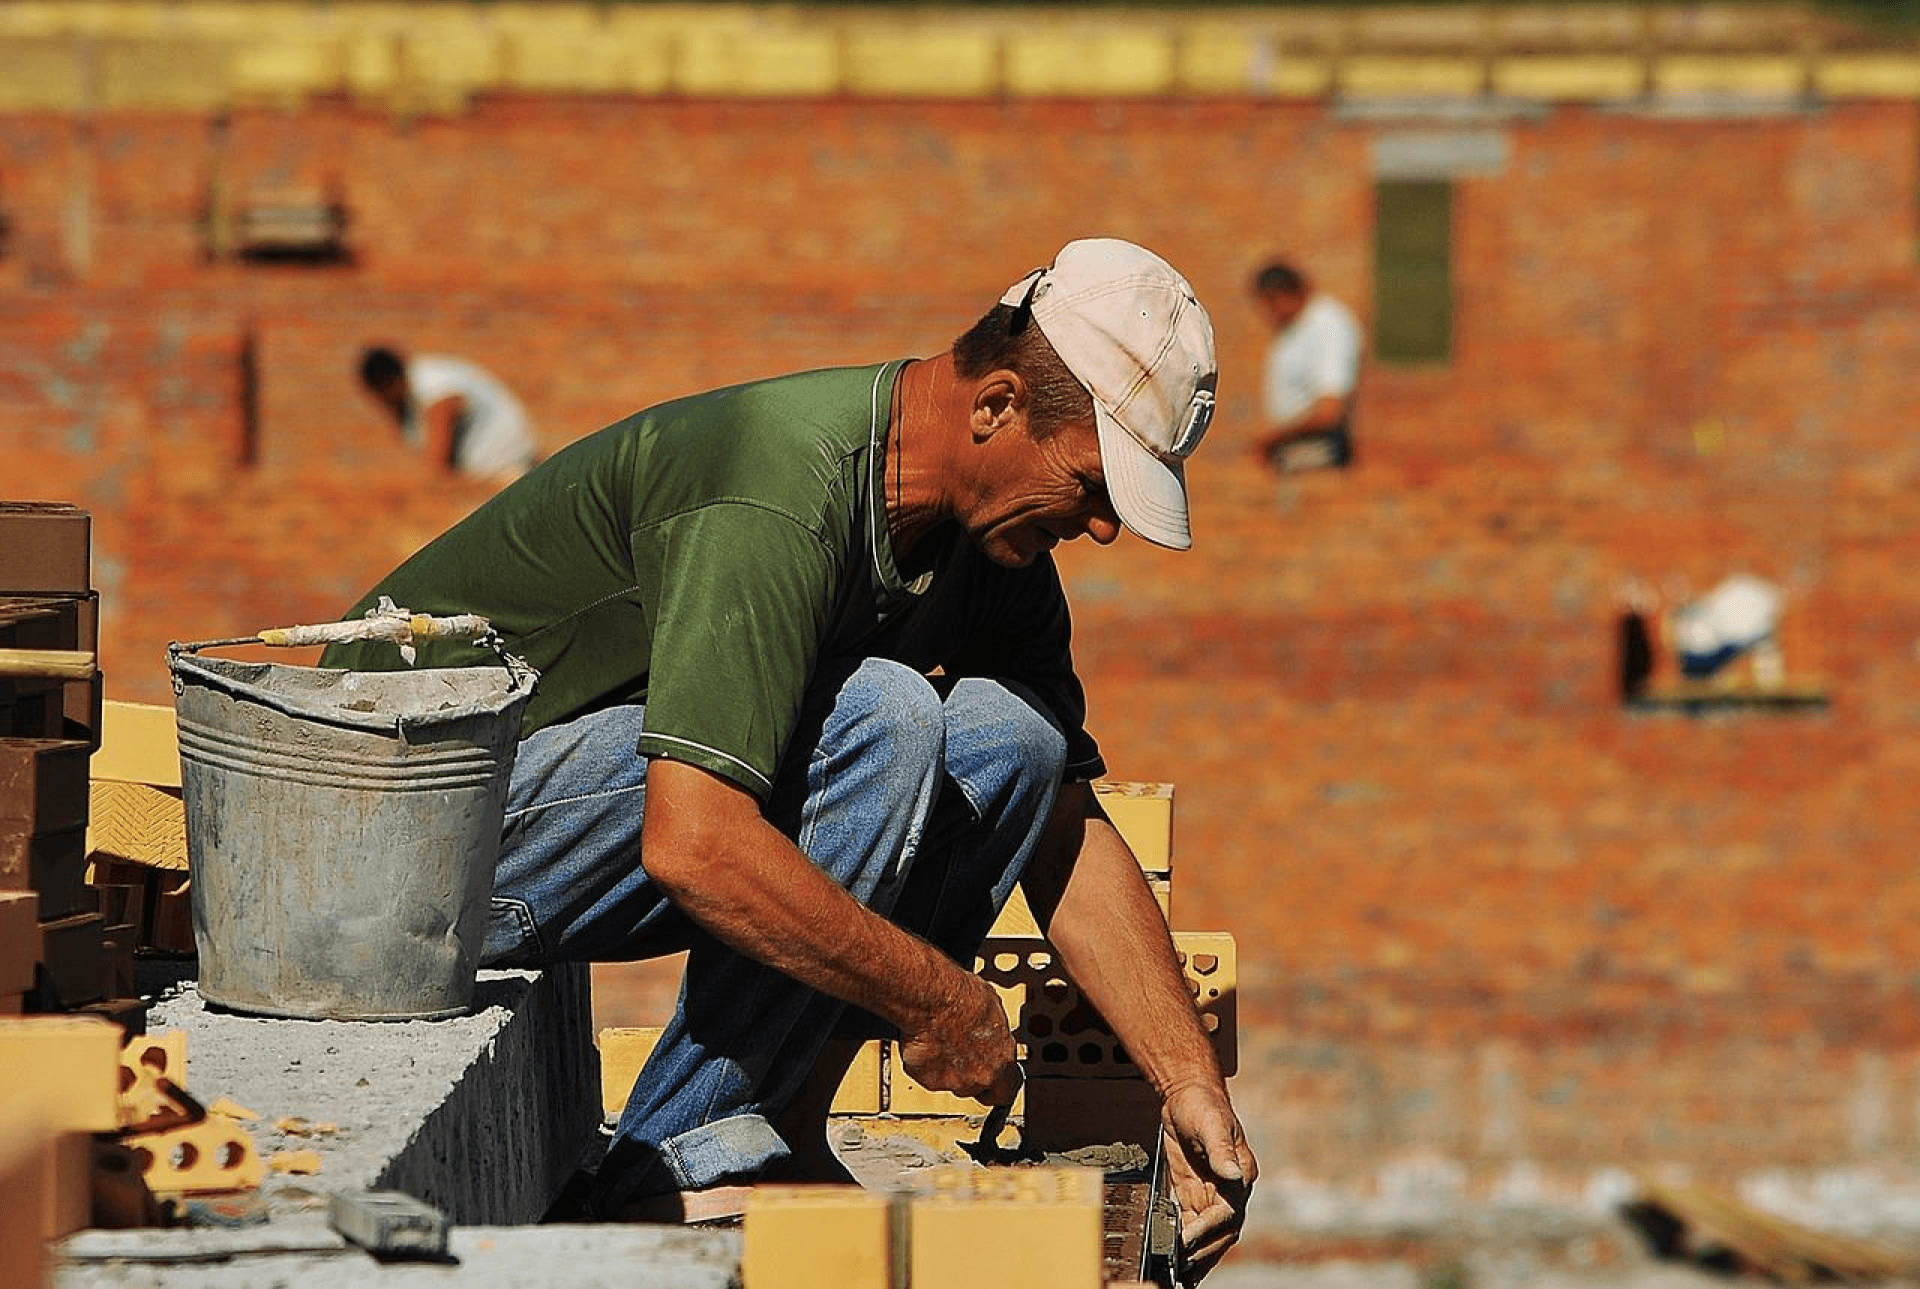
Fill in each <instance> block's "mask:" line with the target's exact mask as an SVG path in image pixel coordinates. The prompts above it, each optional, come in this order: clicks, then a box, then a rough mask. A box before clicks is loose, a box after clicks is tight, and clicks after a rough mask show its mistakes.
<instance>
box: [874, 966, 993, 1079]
mask: <svg viewBox="0 0 1920 1289" xmlns="http://www.w3.org/2000/svg"><path fill="white" fill-rule="evenodd" d="M1017 1055H1018V1053H1017V1052H1016V1050H1015V1048H1014V1045H1013V1032H1012V1031H1011V1030H1010V1029H1008V1028H1007V1013H1006V1009H1005V1007H1004V1006H1002V1005H1001V1002H1000V995H999V993H998V992H997V991H995V989H994V987H993V986H992V985H990V984H988V983H987V982H986V981H984V980H982V979H980V977H978V976H976V975H973V974H972V973H970V972H965V971H961V970H960V969H958V968H957V967H956V968H955V969H954V972H953V989H952V994H951V997H950V999H949V1000H948V1001H947V1002H946V1003H945V1004H944V1005H942V1006H936V1007H933V1008H931V1009H930V1010H929V1011H928V1013H927V1016H926V1020H925V1022H924V1023H923V1024H921V1025H920V1026H919V1027H917V1028H915V1029H913V1030H912V1031H908V1030H906V1029H904V1028H903V1029H902V1030H901V1033H900V1063H901V1064H902V1065H904V1066H906V1069H907V1073H908V1074H911V1075H912V1076H913V1077H914V1078H915V1079H917V1080H919V1082H920V1083H921V1084H922V1085H923V1086H925V1087H929V1088H933V1089H935V1090H936V1091H940V1092H956V1093H958V1094H959V1095H961V1096H963V1097H973V1098H974V1099H975V1100H978V1101H984V1102H986V1103H987V1104H988V1105H1007V1104H1009V1103H1011V1102H1012V1101H1013V1098H1014V1095H1015V1094H1016V1093H1017V1092H1019V1090H1020V1068H1019V1066H1018V1065H1017V1064H1016V1062H1015V1058H1016V1056H1017Z"/></svg>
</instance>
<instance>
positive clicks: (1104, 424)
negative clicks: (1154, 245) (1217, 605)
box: [1000, 237, 1219, 550]
mask: <svg viewBox="0 0 1920 1289" xmlns="http://www.w3.org/2000/svg"><path fill="white" fill-rule="evenodd" d="M1000 303H1002V304H1006V305H1011V306H1013V307H1014V308H1016V309H1018V308H1031V309H1032V311H1033V320H1034V321H1035V322H1037V323H1038V324H1039V325H1040V331H1041V334H1043V335H1045V336H1046V338H1047V341H1048V343H1049V344H1051V345H1052V346H1053V348H1054V352H1056V353H1058V354H1059V355H1060V360H1061V361H1062V362H1064V363H1065V364H1066V365H1067V370H1068V371H1071V372H1072V373H1073V374H1074V376H1075V377H1076V378H1077V379H1078V380H1079V381H1080V383H1081V384H1082V385H1085V386H1086V387H1087V392H1088V393H1089V394H1091V395H1093V411H1094V420H1095V422H1096V423H1097V424H1098V426H1099V429H1100V459H1101V463H1102V465H1103V466H1104V468H1105V471H1106V476H1107V493H1108V495H1109V496H1111V497H1112V498H1113V508H1114V510H1115V511H1116V512H1117V513H1118V514H1119V516H1120V521H1121V522H1122V523H1124V524H1125V525H1126V526H1127V527H1128V528H1131V529H1132V530H1133V531H1134V532H1136V533H1138V534H1140V536H1142V537H1144V538H1146V539H1147V540H1148V541H1150V542H1153V543H1155V544H1157V545H1160V546H1168V547H1171V548H1172V549H1174V550H1186V549H1187V548H1188V547H1190V546H1192V545H1193V534H1192V531H1191V529H1190V528H1189V527H1188V524H1187V482H1186V470H1185V462H1186V459H1187V457H1188V456H1190V455H1191V454H1192V452H1193V450H1194V449H1195V448H1197V447H1199V446H1200V438H1201V436H1202V435H1204V434H1205V433H1206V432H1207V425H1208V424H1209V423H1210V422H1211V421H1212V420H1213V394H1214V386H1215V384H1216V383H1217V381H1218V379H1219V365H1218V364H1217V363H1216V362H1215V361H1214V356H1213V323H1212V321H1211V320H1209V319H1208V317H1207V311H1206V310H1205V309H1204V308H1202V307H1201V305H1200V301H1199V299H1198V298H1197V297H1196V296H1195V295H1194V293H1193V288H1192V287H1191V286H1188V285H1187V280H1186V279H1185V278H1183V277H1181V276H1180V274H1179V273H1177V272H1175V271H1174V268H1173V266H1172V265H1170V264H1168V263H1167V262H1166V261H1165V260H1163V259H1161V258H1160V257H1159V256H1158V255H1155V254H1154V253H1153V252H1152V251H1150V250H1147V249H1146V248H1145V247H1143V246H1135V245H1134V244H1133V243H1132V242H1123V241H1120V240H1118V239H1116V238H1111V237H1091V238H1086V239H1084V240H1081V241H1077V242H1069V243H1067V245H1066V246H1064V247H1063V248H1061V251H1060V253H1059V254H1058V255H1057V256H1055V257H1054V261H1053V264H1052V266H1051V267H1049V268H1044V269H1035V270H1034V271H1033V272H1032V273H1029V274H1028V275H1027V276H1026V277H1024V278H1022V279H1020V281H1018V282H1016V283H1014V284H1013V286H1011V287H1009V288H1008V289H1007V293H1006V294H1005V295H1004V296H1002V297H1001V298H1000Z"/></svg>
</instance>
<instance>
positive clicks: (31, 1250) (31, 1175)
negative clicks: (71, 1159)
mask: <svg viewBox="0 0 1920 1289" xmlns="http://www.w3.org/2000/svg"><path fill="white" fill-rule="evenodd" d="M54 1142H55V1137H54V1134H53V1133H52V1132H51V1131H50V1130H49V1129H48V1128H47V1127H46V1125H44V1124H42V1123H40V1122H38V1121H37V1120H35V1119H33V1118H31V1117H30V1116H29V1115H27V1114H26V1113H24V1112H22V1111H20V1110H18V1109H15V1110H12V1111H5V1110H0V1195H5V1196H6V1197H7V1199H6V1203H4V1204H0V1284H8V1285H43V1284H46V1283H47V1282H48V1273H49V1270H50V1268H49V1267H48V1265H47V1252H46V1242H45V1237H44V1235H43V1234H42V1228H43V1225H44V1221H45V1218H44V1214H45V1211H46V1205H47V1201H48V1197H47V1195H46V1186H47V1183H48V1180H49V1179H50V1176H51V1170H52V1167H53V1164H54V1149H55V1147H54Z"/></svg>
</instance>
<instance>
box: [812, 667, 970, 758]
mask: <svg viewBox="0 0 1920 1289" xmlns="http://www.w3.org/2000/svg"><path fill="white" fill-rule="evenodd" d="M835 719H836V723H838V724H840V725H841V726H842V728H843V730H845V731H846V732H848V733H851V734H853V735H854V741H855V742H857V743H858V744H859V745H860V746H861V747H862V748H863V749H864V750H866V751H869V752H879V753H882V754H884V755H885V756H886V758H887V760H888V763H889V765H890V767H891V768H892V769H894V770H896V771H906V772H907V773H909V774H911V775H913V777H916V778H917V777H919V776H918V774H915V773H914V772H915V771H916V770H920V769H931V768H933V767H935V766H937V765H939V763H940V758H941V754H942V751H943V749H944V747H945V743H946V727H945V724H944V721H943V718H942V715H941V707H940V695H939V694H938V693H936V692H935V691H934V688H933V685H932V684H931V683H930V682H929V681H928V680H927V678H926V677H925V676H923V675H921V674H920V673H919V672H917V671H915V670H914V669H913V668H911V667H907V666H903V665H902V664H900V663H897V662H891V661H888V660H887V659H884V658H869V659H867V660H866V661H865V662H862V663H861V664H860V665H859V667H858V668H856V669H855V670H854V672H853V674H852V676H850V677H849V678H848V679H847V681H846V683H845V684H844V685H842V686H841V690H840V701H839V703H838V704H837V707H836V711H835Z"/></svg>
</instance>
